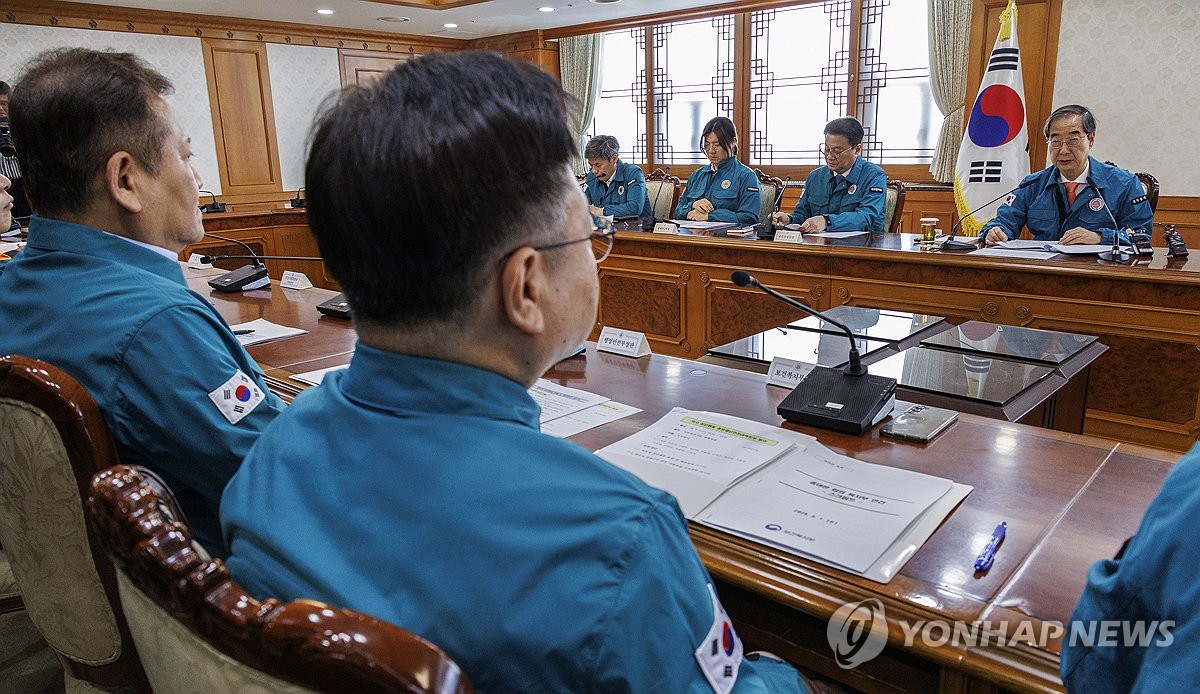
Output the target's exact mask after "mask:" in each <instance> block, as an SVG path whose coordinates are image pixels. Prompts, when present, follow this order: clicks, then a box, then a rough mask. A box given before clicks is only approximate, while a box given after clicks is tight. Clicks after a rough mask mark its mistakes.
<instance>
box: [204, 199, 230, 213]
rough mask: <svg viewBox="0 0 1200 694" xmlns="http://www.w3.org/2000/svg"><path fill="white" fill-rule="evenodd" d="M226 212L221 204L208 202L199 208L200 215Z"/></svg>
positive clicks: (223, 204)
mask: <svg viewBox="0 0 1200 694" xmlns="http://www.w3.org/2000/svg"><path fill="white" fill-rule="evenodd" d="M225 210H226V207H225V203H223V202H210V203H208V204H205V205H201V206H200V214H210V213H212V212H224V211H225Z"/></svg>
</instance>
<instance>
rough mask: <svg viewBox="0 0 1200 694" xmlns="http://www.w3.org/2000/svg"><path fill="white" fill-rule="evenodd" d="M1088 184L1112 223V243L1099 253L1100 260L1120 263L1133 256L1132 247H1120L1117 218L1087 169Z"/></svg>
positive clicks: (1119, 229)
mask: <svg viewBox="0 0 1200 694" xmlns="http://www.w3.org/2000/svg"><path fill="white" fill-rule="evenodd" d="M1087 183H1088V186H1089V187H1090V188H1091V189H1092V190H1094V191H1096V197H1098V198H1100V204H1102V205H1104V211H1105V212H1107V213H1108V218H1109V219H1111V220H1112V223H1113V245H1112V248H1111V249H1110V250H1107V251H1104V252H1102V253H1100V259H1101V260H1111V261H1113V262H1117V263H1121V262H1124V261H1126V260H1129V259H1130V258H1132V257H1133V249H1130V250H1128V251H1126V250H1124V249H1123V248H1121V227H1120V226H1118V225H1117V218H1116V217H1114V216H1113V213H1112V210H1111V209H1109V207H1108V201H1107V200H1105V199H1104V193H1101V192H1100V187H1099V186H1097V185H1096V182H1095V181H1093V180H1092V174H1091V172H1090V171H1089V172H1088V177H1087Z"/></svg>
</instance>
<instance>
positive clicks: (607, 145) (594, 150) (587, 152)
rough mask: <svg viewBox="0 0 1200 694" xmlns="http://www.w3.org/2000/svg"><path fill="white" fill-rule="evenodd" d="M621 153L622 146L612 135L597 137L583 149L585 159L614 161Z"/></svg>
mask: <svg viewBox="0 0 1200 694" xmlns="http://www.w3.org/2000/svg"><path fill="white" fill-rule="evenodd" d="M620 153H621V145H619V144H618V143H617V138H615V137H613V136H612V135H597V136H595V137H593V138H592V139H590V140H588V143H587V147H584V149H583V158H584V159H612V158H613V157H615V156H617V155H619V154H620Z"/></svg>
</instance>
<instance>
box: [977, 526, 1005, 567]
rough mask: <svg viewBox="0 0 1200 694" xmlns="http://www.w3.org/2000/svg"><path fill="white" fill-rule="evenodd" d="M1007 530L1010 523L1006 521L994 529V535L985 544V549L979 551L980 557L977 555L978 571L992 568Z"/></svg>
mask: <svg viewBox="0 0 1200 694" xmlns="http://www.w3.org/2000/svg"><path fill="white" fill-rule="evenodd" d="M1007 530H1008V523H1007V522H1005V523H1001V524H1000V525H997V526H996V529H995V530H993V531H992V537H991V538H990V539H989V540H988V543H987V544H986V545H984V547H983V551H982V552H980V553H979V556H978V557H975V570H976V571H987V570H988V569H990V568H992V560H994V559H995V558H996V548H997V547H999V546H1000V543H1001V542H1004V533H1005V532H1006V531H1007Z"/></svg>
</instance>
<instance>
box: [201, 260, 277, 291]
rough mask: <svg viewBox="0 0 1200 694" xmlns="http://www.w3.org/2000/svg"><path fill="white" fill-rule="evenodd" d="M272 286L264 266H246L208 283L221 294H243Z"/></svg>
mask: <svg viewBox="0 0 1200 694" xmlns="http://www.w3.org/2000/svg"><path fill="white" fill-rule="evenodd" d="M269 284H271V278H270V276H268V275H267V268H266V266H264V265H258V266H255V265H245V266H243V267H240V268H238V269H236V270H234V271H233V272H229V273H226V274H224V275H221V276H220V277H215V278H213V279H211V280H209V281H208V286H210V287H212V288H213V289H215V290H217V291H219V292H243V291H247V290H250V289H259V288H262V287H266V286H268V285H269Z"/></svg>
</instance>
